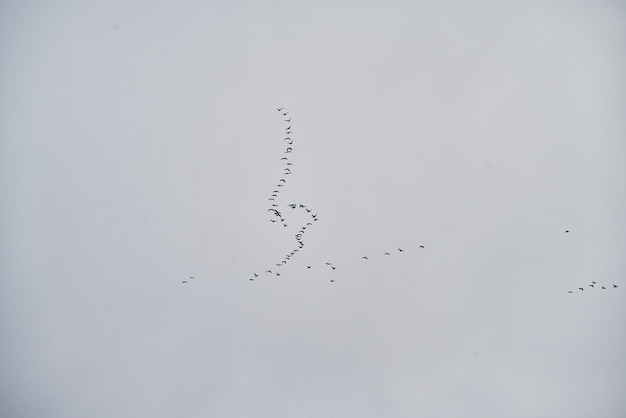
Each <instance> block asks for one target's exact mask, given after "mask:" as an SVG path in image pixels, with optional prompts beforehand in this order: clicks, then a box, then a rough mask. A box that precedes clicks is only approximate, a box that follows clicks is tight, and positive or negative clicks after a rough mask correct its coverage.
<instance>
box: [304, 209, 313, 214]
mask: <svg viewBox="0 0 626 418" xmlns="http://www.w3.org/2000/svg"><path fill="white" fill-rule="evenodd" d="M305 210H306V211H307V212H309V213H310V212H311V211H312V210H313V209H305Z"/></svg>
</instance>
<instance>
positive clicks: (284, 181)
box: [278, 179, 287, 183]
mask: <svg viewBox="0 0 626 418" xmlns="http://www.w3.org/2000/svg"><path fill="white" fill-rule="evenodd" d="M278 181H282V182H283V183H287V180H285V179H280V180H278Z"/></svg>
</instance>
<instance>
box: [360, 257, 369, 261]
mask: <svg viewBox="0 0 626 418" xmlns="http://www.w3.org/2000/svg"><path fill="white" fill-rule="evenodd" d="M361 258H362V259H364V260H369V258H367V257H365V256H363V257H361Z"/></svg>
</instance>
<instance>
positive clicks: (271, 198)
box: [267, 197, 276, 200]
mask: <svg viewBox="0 0 626 418" xmlns="http://www.w3.org/2000/svg"><path fill="white" fill-rule="evenodd" d="M267 200H276V199H274V198H273V197H270V198H269V199H267Z"/></svg>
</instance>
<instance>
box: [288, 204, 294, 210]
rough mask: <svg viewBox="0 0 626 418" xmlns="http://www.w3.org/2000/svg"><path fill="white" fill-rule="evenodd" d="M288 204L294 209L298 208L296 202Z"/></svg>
mask: <svg viewBox="0 0 626 418" xmlns="http://www.w3.org/2000/svg"><path fill="white" fill-rule="evenodd" d="M287 206H289V207H290V208H292V209H295V208H296V204H295V203H291V204H289V205H287Z"/></svg>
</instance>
